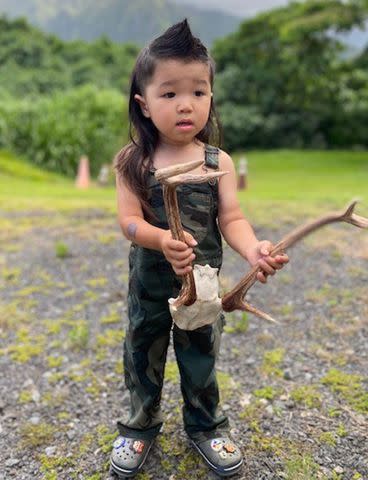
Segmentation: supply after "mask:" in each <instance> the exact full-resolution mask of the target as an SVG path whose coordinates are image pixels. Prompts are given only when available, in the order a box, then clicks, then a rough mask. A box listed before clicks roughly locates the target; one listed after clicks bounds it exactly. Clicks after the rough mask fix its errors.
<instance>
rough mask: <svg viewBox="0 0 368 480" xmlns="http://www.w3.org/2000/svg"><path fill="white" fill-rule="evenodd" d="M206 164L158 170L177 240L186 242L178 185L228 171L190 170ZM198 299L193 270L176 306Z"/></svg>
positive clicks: (168, 218) (183, 164) (189, 163)
mask: <svg viewBox="0 0 368 480" xmlns="http://www.w3.org/2000/svg"><path fill="white" fill-rule="evenodd" d="M202 164H204V161H203V160H195V161H193V162H188V163H180V164H178V165H174V166H171V167H165V168H161V169H159V170H156V172H155V177H156V179H157V180H158V181H159V182H160V183H162V191H163V196H164V202H165V209H166V215H167V220H168V224H169V227H170V230H171V233H172V237H173V238H174V239H175V240H180V241H182V242H185V237H184V230H183V227H182V225H181V220H180V213H179V207H178V199H177V195H176V187H177V186H178V185H180V184H182V183H205V182H208V180H211V179H213V178H219V177H222V176H223V175H226V174H227V173H228V172H209V173H204V174H202V175H193V174H190V173H186V172H189V171H190V170H193V169H194V168H196V167H199V166H200V165H202ZM196 299H197V294H196V287H195V282H194V276H193V272H190V273H187V274H185V275H183V283H182V287H181V290H180V293H179V296H178V297H177V298H176V300H175V302H174V303H173V306H174V307H179V306H181V305H186V306H190V305H193V303H194V302H195V301H196Z"/></svg>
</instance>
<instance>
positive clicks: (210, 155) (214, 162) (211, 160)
mask: <svg viewBox="0 0 368 480" xmlns="http://www.w3.org/2000/svg"><path fill="white" fill-rule="evenodd" d="M219 153H220V149H219V148H217V147H213V146H212V145H205V158H204V161H205V166H206V167H208V168H213V169H214V170H218V168H219V161H218V156H219Z"/></svg>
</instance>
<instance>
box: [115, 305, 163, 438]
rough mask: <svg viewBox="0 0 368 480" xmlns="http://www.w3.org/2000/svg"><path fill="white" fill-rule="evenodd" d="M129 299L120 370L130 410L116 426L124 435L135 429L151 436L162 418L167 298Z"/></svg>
mask: <svg viewBox="0 0 368 480" xmlns="http://www.w3.org/2000/svg"><path fill="white" fill-rule="evenodd" d="M129 300H130V301H129V317H130V324H129V329H128V332H127V335H126V338H125V342H124V372H125V384H126V387H127V388H128V389H129V391H130V399H131V411H130V417H129V419H128V420H127V421H126V422H124V423H123V422H118V429H119V431H120V433H121V434H123V435H126V436H130V435H131V434H134V432H135V431H137V430H139V432H140V435H141V436H142V437H145V438H153V437H155V436H156V435H157V434H158V432H159V430H160V428H161V425H162V421H163V418H162V413H161V410H160V400H161V390H162V385H163V376H164V369H165V362H166V353H167V347H168V344H169V340H170V331H171V325H172V320H171V317H170V312H169V309H168V305H167V301H165V302H162V301H160V302H155V301H148V300H144V301H142V300H141V301H139V302H138V301H135V300H136V299H135V300H134V298H132V297H131V298H130V299H129Z"/></svg>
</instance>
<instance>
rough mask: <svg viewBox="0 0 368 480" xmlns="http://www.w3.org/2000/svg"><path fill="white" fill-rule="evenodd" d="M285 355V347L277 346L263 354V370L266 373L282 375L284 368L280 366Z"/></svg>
mask: <svg viewBox="0 0 368 480" xmlns="http://www.w3.org/2000/svg"><path fill="white" fill-rule="evenodd" d="M284 355H285V349H283V348H275V349H274V350H269V351H268V352H265V354H264V356H263V364H262V367H261V369H262V371H263V372H264V373H265V374H266V375H276V376H278V377H282V374H283V373H282V370H281V369H280V368H279V366H280V364H281V363H282V361H283V359H284Z"/></svg>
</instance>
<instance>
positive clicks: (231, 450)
mask: <svg viewBox="0 0 368 480" xmlns="http://www.w3.org/2000/svg"><path fill="white" fill-rule="evenodd" d="M224 449H225V450H226V451H227V452H228V453H234V452H235V450H236V447H235V445H234V444H232V443H225V445H224Z"/></svg>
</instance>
